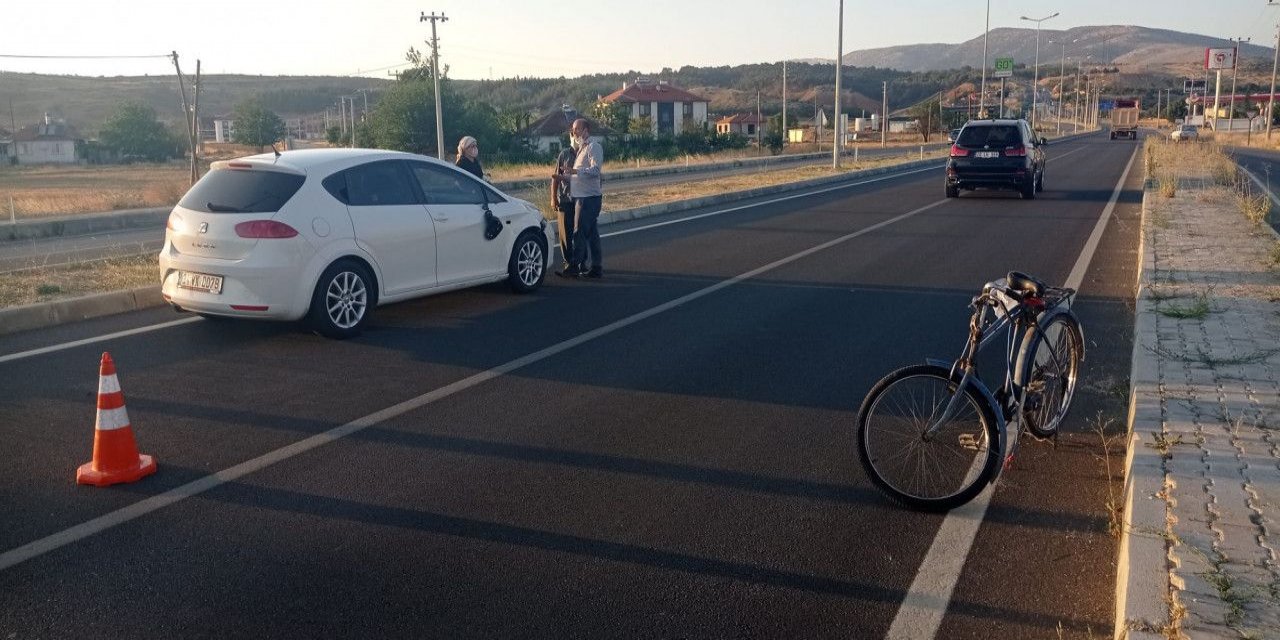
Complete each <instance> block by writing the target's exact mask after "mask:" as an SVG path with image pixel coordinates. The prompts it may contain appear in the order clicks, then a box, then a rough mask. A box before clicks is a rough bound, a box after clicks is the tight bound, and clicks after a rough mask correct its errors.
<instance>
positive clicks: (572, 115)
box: [516, 104, 613, 154]
mask: <svg viewBox="0 0 1280 640" xmlns="http://www.w3.org/2000/svg"><path fill="white" fill-rule="evenodd" d="M578 118H583V119H585V120H586V121H587V123H588V124H590V125H591V137H593V138H604V137H607V136H611V135H613V130H612V129H610V128H609V127H606V126H604V125H603V124H600V123H599V122H596V120H595V119H594V118H590V117H587V116H584V115H582V114H580V113H578V111H577V110H576V109H574V108H573V107H571V106H569V105H567V104H566V105H561V107H560V108H559V109H556V110H554V111H552V112H551V113H548V114H547V115H545V116H542V117H541V118H538V119H537V120H534V121H533V122H532V123H531V124H530V125H529V126H527V127H525V128H524V129H521V130H520V132H519V133H517V134H516V135H517V136H519V137H520V138H521V139H522V140H524V144H525V146H527V147H529V148H530V149H535V150H537V151H541V152H542V153H553V154H554V153H560V149H561V148H562V147H561V145H563V144H564V142H565V139H566V138H567V137H568V136H569V127H570V126H572V125H573V121H574V120H577V119H578Z"/></svg>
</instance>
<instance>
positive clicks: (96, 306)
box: [0, 131, 1096, 335]
mask: <svg viewBox="0 0 1280 640" xmlns="http://www.w3.org/2000/svg"><path fill="white" fill-rule="evenodd" d="M1092 133H1096V132H1093V131H1090V132H1087V133H1080V134H1074V135H1069V136H1063V137H1061V138H1056V140H1057V141H1059V142H1065V141H1069V140H1073V139H1075V138H1080V137H1084V136H1088V135H1090V134H1092ZM824 155H825V154H824ZM942 162H943V160H942V159H941V158H934V159H930V160H915V161H911V162H906V163H903V164H896V165H892V166H888V167H878V168H875V169H864V170H862V171H851V172H849V173H845V174H841V175H837V176H824V177H821V178H812V179H809V180H804V181H801V182H789V183H786V184H780V185H773V186H768V187H759V188H756V189H747V190H744V191H731V192H728V193H720V194H716V195H713V196H704V197H701V198H692V199H689V200H678V201H675V202H665V203H662V204H655V205H648V206H644V207H636V208H634V209H622V210H619V211H606V212H603V213H602V215H601V219H600V225H601V226H608V225H612V224H617V223H620V222H627V221H631V220H639V219H641V218H647V217H650V216H658V215H663V214H668V213H678V212H681V211H688V210H690V209H698V208H701V207H709V206H714V205H717V204H725V203H729V202H737V201H740V200H749V199H751V198H757V197H760V196H767V195H774V194H782V193H789V192H793V191H801V190H804V189H808V188H812V187H816V186H823V185H828V184H837V183H840V182H847V181H853V180H858V179H861V178H870V177H874V176H880V175H885V174H889V173H895V172H900V171H910V170H913V169H919V168H923V167H927V166H933V165H937V166H939V167H941V165H942ZM156 211H159V212H162V213H161V214H160V215H159V216H158V218H159V219H163V217H164V216H167V215H168V213H169V209H155V210H139V211H131V212H120V213H116V214H107V215H121V214H128V215H130V216H137V217H138V218H139V219H140V218H142V217H144V216H147V215H151V216H156V215H157V214H156V213H155V212H156ZM95 215H101V214H95ZM154 219H155V218H153V220H154ZM107 228H120V227H107ZM163 304H165V302H164V299H163V298H162V297H161V296H160V289H159V287H155V288H152V287H143V288H140V289H133V290H128V291H113V292H108V293H100V294H95V295H91V296H85V297H81V298H71V299H67V300H57V301H53V302H44V303H36V304H32V305H27V306H25V307H15V308H12V309H0V335H4V334H8V333H17V332H18V331H25V330H28V329H34V328H38V327H48V326H53V325H56V324H62V323H66V322H73V321H77V320H87V319H89V318H96V317H99V316H105V315H111V314H114V313H123V312H126V311H136V310H138V309H144V308H147V307H155V306H161V305H163Z"/></svg>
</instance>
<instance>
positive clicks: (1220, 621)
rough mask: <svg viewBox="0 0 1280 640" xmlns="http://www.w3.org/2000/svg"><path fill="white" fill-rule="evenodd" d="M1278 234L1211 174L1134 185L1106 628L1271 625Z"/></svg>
mask: <svg viewBox="0 0 1280 640" xmlns="http://www.w3.org/2000/svg"><path fill="white" fill-rule="evenodd" d="M1278 243H1280V240H1278V239H1277V236H1276V235H1275V233H1274V232H1273V231H1272V230H1271V229H1270V228H1268V227H1266V226H1265V225H1264V226H1255V225H1253V224H1252V223H1250V222H1249V221H1248V220H1246V219H1245V217H1244V215H1243V214H1242V213H1240V212H1239V211H1238V210H1237V208H1236V206H1235V204H1234V202H1233V200H1232V199H1231V192H1230V191H1229V190H1228V189H1226V188H1224V187H1215V186H1213V185H1212V184H1211V182H1210V180H1209V178H1208V176H1207V175H1194V174H1193V175H1192V176H1191V177H1190V178H1184V179H1183V180H1182V181H1181V184H1180V186H1179V188H1178V191H1177V194H1176V196H1175V197H1173V198H1166V197H1163V196H1161V195H1160V194H1159V193H1158V190H1157V189H1155V188H1154V187H1148V189H1147V190H1146V193H1145V198H1144V204H1143V257H1142V260H1143V262H1142V271H1141V278H1140V282H1139V291H1138V299H1137V309H1136V335H1135V341H1134V362H1133V378H1132V384H1133V398H1132V407H1131V411H1132V413H1131V421H1130V430H1131V439H1130V445H1129V446H1130V451H1129V455H1130V458H1131V461H1132V462H1131V464H1130V467H1129V471H1130V472H1129V477H1128V478H1127V481H1126V488H1127V489H1129V490H1130V491H1131V492H1132V495H1131V496H1130V497H1129V499H1128V503H1127V505H1128V506H1127V510H1126V513H1127V515H1126V535H1125V539H1124V540H1122V543H1121V550H1120V564H1121V571H1120V573H1121V575H1120V581H1121V584H1120V590H1119V593H1118V595H1119V601H1118V602H1117V617H1118V624H1117V629H1116V635H1117V637H1129V638H1163V637H1170V638H1176V637H1189V638H1197V639H1198V638H1280V267H1276V266H1275V265H1273V264H1272V261H1273V259H1274V258H1273V252H1274V251H1280V249H1276V247H1277V244H1278ZM1126 574H1127V575H1126ZM1126 582H1127V589H1126Z"/></svg>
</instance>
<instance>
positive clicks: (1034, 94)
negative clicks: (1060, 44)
mask: <svg viewBox="0 0 1280 640" xmlns="http://www.w3.org/2000/svg"><path fill="white" fill-rule="evenodd" d="M1058 13H1059V12H1057V11H1055V12H1054V13H1053V15H1051V16H1045V17H1043V18H1028V17H1026V16H1022V19H1023V20H1026V21H1027V22H1034V23H1036V71H1035V80H1033V81H1032V82H1031V126H1032V127H1034V126H1035V125H1036V123H1038V122H1039V121H1040V118H1039V115H1040V113H1039V112H1038V111H1037V110H1036V107H1037V106H1039V100H1038V97H1039V95H1040V23H1041V22H1044V21H1045V20H1048V19H1050V18H1056V17H1058Z"/></svg>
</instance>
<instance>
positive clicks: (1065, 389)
mask: <svg viewBox="0 0 1280 640" xmlns="http://www.w3.org/2000/svg"><path fill="white" fill-rule="evenodd" d="M1083 357H1084V339H1083V334H1082V333H1081V331H1080V323H1079V321H1077V320H1076V319H1075V316H1073V315H1071V314H1069V313H1058V314H1054V315H1052V316H1050V317H1049V318H1048V319H1047V320H1044V321H1042V322H1041V323H1040V324H1039V325H1038V327H1037V328H1034V329H1032V330H1031V331H1028V332H1027V334H1026V337H1025V338H1024V339H1023V342H1022V354H1021V359H1020V361H1019V368H1020V369H1021V370H1020V371H1019V375H1018V377H1016V378H1015V380H1018V381H1019V383H1020V384H1021V385H1022V388H1023V390H1024V396H1023V402H1022V422H1023V424H1025V425H1027V430H1029V431H1030V432H1031V433H1032V435H1034V436H1036V437H1037V438H1048V437H1050V436H1052V435H1053V434H1055V433H1057V431H1058V428H1059V427H1061V426H1062V420H1063V418H1065V417H1066V416H1067V410H1068V409H1070V408H1071V400H1072V399H1073V398H1074V397H1075V394H1076V379H1077V378H1078V376H1079V374H1080V360H1081V359H1083Z"/></svg>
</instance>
